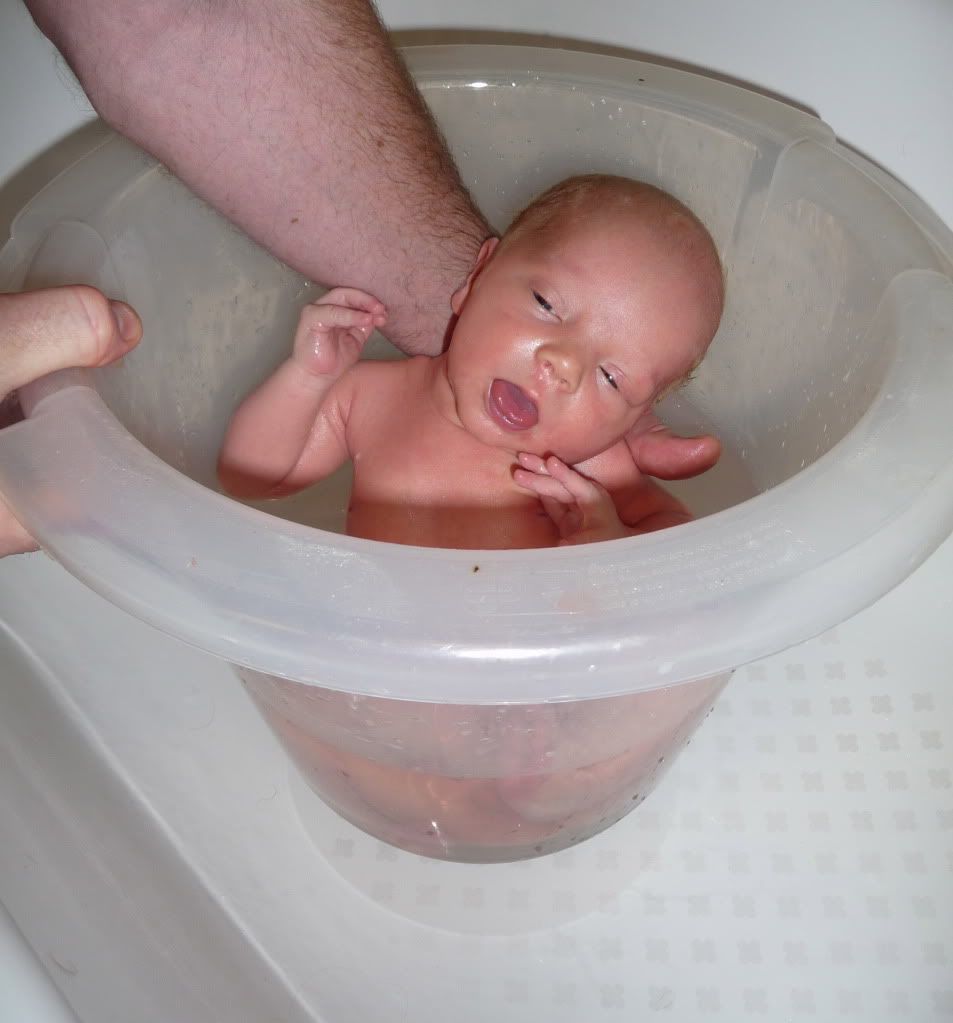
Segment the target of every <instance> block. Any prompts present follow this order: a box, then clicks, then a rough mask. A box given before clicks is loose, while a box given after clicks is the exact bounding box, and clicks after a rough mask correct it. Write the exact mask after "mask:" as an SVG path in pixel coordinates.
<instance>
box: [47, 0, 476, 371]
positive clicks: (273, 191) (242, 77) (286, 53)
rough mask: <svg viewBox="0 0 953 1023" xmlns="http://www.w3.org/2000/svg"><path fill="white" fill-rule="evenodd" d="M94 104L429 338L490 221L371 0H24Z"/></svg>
mask: <svg viewBox="0 0 953 1023" xmlns="http://www.w3.org/2000/svg"><path fill="white" fill-rule="evenodd" d="M27 6H28V7H29V9H30V12H31V13H32V15H33V17H34V19H35V20H36V22H37V24H38V25H39V26H40V28H41V29H42V30H43V31H44V32H45V33H46V35H48V36H49V38H50V39H51V40H52V41H53V43H54V44H55V45H56V46H57V47H58V48H59V50H60V51H61V52H62V53H63V55H64V56H65V58H66V60H67V61H68V62H69V64H70V66H71V67H72V69H73V71H74V72H75V73H76V75H77V77H78V78H79V80H80V83H81V84H82V86H83V88H84V89H85V91H86V93H87V95H88V96H89V98H90V101H91V102H92V104H93V106H94V107H95V108H96V110H97V111H98V112H99V114H100V115H101V116H102V117H103V118H104V120H106V121H107V122H108V123H109V124H110V125H111V126H112V127H114V128H115V129H116V130H117V131H120V132H121V133H122V134H124V135H126V136H127V137H129V138H130V139H132V140H133V141H134V142H136V143H137V144H138V145H140V146H142V147H143V148H144V149H146V150H148V151H149V152H150V153H152V154H153V155H154V156H156V157H157V158H158V159H160V160H161V161H162V162H163V163H164V164H166V165H167V166H168V167H169V168H170V169H171V170H172V171H173V172H174V173H175V174H177V175H178V176H179V177H180V178H182V180H183V181H185V182H186V184H188V185H189V187H190V188H192V190H193V191H194V192H196V193H197V194H198V195H200V196H201V197H202V198H203V199H205V200H207V201H208V202H210V203H211V204H212V205H213V206H215V207H216V208H217V209H219V210H220V211H221V212H222V213H224V214H225V215H226V216H227V217H229V218H230V219H231V220H233V221H234V222H235V223H236V224H238V225H239V226H240V227H242V228H243V229H244V230H245V231H246V232H247V233H248V234H249V235H251V237H253V238H254V239H255V240H256V241H258V242H259V243H260V244H262V245H263V246H265V247H266V248H267V249H269V250H270V251H271V252H273V253H274V254H275V255H276V256H278V257H279V258H280V259H282V260H283V261H284V262H286V263H288V264H289V265H290V266H292V267H294V268H295V269H297V270H298V271H300V272H301V273H303V274H305V275H306V276H308V277H310V278H312V279H314V280H317V281H320V282H323V283H329V282H338V281H345V282H347V283H348V284H350V285H353V286H355V287H358V288H362V289H363V290H365V291H369V292H371V293H372V294H374V295H376V296H377V297H378V298H380V299H381V301H382V302H383V303H384V304H385V305H386V306H387V308H388V310H389V311H390V321H389V330H388V336H389V337H390V338H391V340H393V341H394V342H395V344H397V345H398V346H400V347H401V348H403V349H404V350H405V351H409V352H425V353H430V354H435V353H436V352H437V351H439V350H440V348H441V345H442V343H443V341H444V335H445V332H446V329H447V325H448V321H449V317H450V310H449V296H450V294H451V293H452V292H453V291H454V290H455V289H456V288H457V287H458V286H459V285H460V284H461V283H462V282H463V280H464V279H465V278H466V275H467V273H468V272H469V270H470V268H471V266H472V264H473V262H474V260H475V259H476V255H477V251H478V250H479V248H480V244H481V243H482V241H483V240H484V239H485V238H486V237H487V235H488V234H489V233H490V231H489V228H488V227H487V225H486V223H485V221H484V219H483V218H482V216H481V215H480V213H479V212H478V210H477V209H476V207H475V206H474V204H473V202H472V200H471V199H470V196H469V195H468V194H467V191H466V189H465V188H464V187H463V185H462V183H461V181H460V177H459V174H458V173H457V170H456V168H455V166H454V164H453V161H452V159H451V158H450V156H449V153H448V152H447V149H446V146H445V144H444V141H443V139H442V137H441V135H440V133H439V131H438V129H437V128H436V125H435V124H434V122H433V119H432V117H431V116H430V113H429V111H428V110H427V108H426V106H425V104H424V102H423V100H422V99H421V97H420V94H419V93H418V91H417V89H416V87H415V86H414V84H413V81H412V80H411V78H410V76H409V74H408V73H407V71H406V69H405V68H404V66H403V64H402V63H401V61H400V58H399V56H398V55H397V53H396V51H395V50H394V49H393V47H392V46H391V44H390V42H389V41H388V39H387V36H386V34H385V32H384V30H383V27H382V25H381V23H380V21H379V19H378V17H377V14H376V12H375V10H374V8H373V6H372V5H371V4H370V3H369V2H368V0H255V2H247V0H154V2H152V3H142V2H140V0H109V2H107V0H69V2H68V3H67V2H63V0H27Z"/></svg>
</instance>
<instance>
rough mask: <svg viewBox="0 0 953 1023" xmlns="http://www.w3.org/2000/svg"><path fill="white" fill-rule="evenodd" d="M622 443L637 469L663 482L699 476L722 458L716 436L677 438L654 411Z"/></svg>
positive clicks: (637, 424) (645, 416)
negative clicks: (626, 446)
mask: <svg viewBox="0 0 953 1023" xmlns="http://www.w3.org/2000/svg"><path fill="white" fill-rule="evenodd" d="M625 440H626V443H627V444H628V446H629V450H630V451H631V453H632V458H633V459H634V461H635V464H636V465H637V466H638V468H639V469H640V470H641V471H642V472H644V473H646V474H647V475H649V476H656V477H658V478H659V479H663V480H683V479H688V478H689V477H691V476H698V475H700V474H701V473H703V472H707V470H708V469H710V468H711V467H712V466H713V465H714V464H715V463H716V462H717V461H718V459H719V458H720V457H721V442H720V441H719V440H718V438H717V437H713V436H711V435H710V434H703V435H700V436H697V437H679V436H676V435H675V434H674V433H672V431H671V430H670V429H669V428H668V427H667V426H665V425H664V423H661V422H659V420H658V418H657V417H656V416H655V413H653V412H647V413H646V414H645V415H644V416H643V417H642V418H641V419H640V420H639V421H638V423H636V424H635V426H634V427H633V428H632V430H631V431H630V432H629V433H628V434H627V436H626V438H625Z"/></svg>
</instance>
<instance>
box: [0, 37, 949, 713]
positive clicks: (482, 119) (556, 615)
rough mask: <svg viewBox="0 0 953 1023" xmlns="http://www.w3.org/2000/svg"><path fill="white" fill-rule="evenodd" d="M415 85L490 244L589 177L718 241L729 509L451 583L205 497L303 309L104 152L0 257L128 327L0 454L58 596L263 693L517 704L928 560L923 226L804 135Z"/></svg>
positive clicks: (675, 107)
mask: <svg viewBox="0 0 953 1023" xmlns="http://www.w3.org/2000/svg"><path fill="white" fill-rule="evenodd" d="M411 66H412V69H413V70H414V73H415V74H416V76H417V78H418V80H419V81H420V83H421V86H422V88H423V91H424V94H425V96H426V98H427V100H428V102H429V103H430V104H431V106H432V107H433V109H434V111H435V113H436V115H437V117H438V119H439V121H440V122H441V125H442V126H443V128H444V130H445V131H446V133H447V136H448V139H449V141H450V143H451V146H452V148H453V150H454V153H455V155H456V156H457V158H458V161H459V163H460V165H461V168H462V171H463V174H464V177H465V179H466V180H467V182H468V184H469V185H470V186H471V187H472V189H473V191H474V193H475V196H476V198H477V199H478V201H479V202H480V204H481V205H482V206H483V208H484V209H485V210H486V211H487V213H488V215H489V216H490V218H491V220H492V221H493V222H495V223H497V224H500V225H502V224H504V223H505V221H506V219H507V218H508V216H509V215H510V214H511V213H512V212H513V210H515V209H516V208H518V207H519V206H520V205H521V204H522V203H523V202H525V201H526V199H528V198H529V197H530V196H531V195H533V194H535V193H536V192H538V191H539V190H540V189H542V188H544V187H546V186H547V185H548V184H551V183H552V182H553V181H555V180H557V179H559V178H561V177H563V176H565V175H566V174H568V173H571V172H574V171H589V170H604V171H615V172H620V173H627V174H630V175H632V176H635V177H640V178H644V179H647V180H650V181H653V182H656V183H658V184H660V185H662V186H664V187H665V188H667V189H669V190H670V191H672V192H673V193H675V194H676V195H677V196H679V197H680V198H682V199H683V200H685V201H686V202H687V203H688V204H689V205H690V206H691V207H692V208H693V209H695V210H696V211H697V212H698V214H699V215H700V216H701V217H702V218H703V219H704V220H705V221H706V223H708V224H709V225H710V226H711V229H712V232H713V234H714V236H715V238H716V241H717V243H718V245H719V248H720V250H721V252H722V255H723V259H724V261H725V266H726V271H727V275H728V295H729V302H728V308H727V311H726V316H725V321H724V323H723V326H722V328H721V330H720V332H719V336H718V338H717V339H716V341H715V343H714V345H713V347H712V350H711V353H710V355H709V357H708V359H707V360H706V362H705V363H704V364H703V367H702V368H701V370H700V371H699V373H698V375H697V379H696V380H695V381H694V382H693V384H692V385H691V387H690V389H689V390H688V391H687V392H686V396H685V401H686V402H687V404H688V405H689V406H690V407H691V409H694V410H695V411H696V412H697V413H698V415H699V416H700V417H701V420H702V421H703V422H705V423H706V424H708V425H709V427H711V428H714V429H715V430H716V431H717V432H718V433H720V434H721V436H722V437H723V438H724V439H725V441H726V443H727V445H728V447H729V449H730V450H731V451H732V452H733V453H734V455H735V457H736V458H737V459H738V460H739V462H740V464H741V465H742V466H743V467H744V470H745V472H746V473H747V474H748V477H749V478H750V481H751V485H752V486H753V488H754V490H755V491H756V494H755V496H753V497H750V498H749V499H747V500H741V501H740V503H736V504H733V505H732V504H730V505H729V506H727V507H725V508H723V510H721V511H718V512H716V513H715V514H712V515H709V516H707V517H705V518H702V519H699V520H697V521H695V522H693V523H690V524H689V525H686V526H682V527H679V528H678V529H675V530H667V531H663V532H660V533H656V534H652V535H649V536H643V537H637V538H633V539H630V540H623V541H614V542H611V543H603V544H594V545H590V546H586V547H577V548H565V549H557V550H546V551H485V552H483V551H481V552H473V551H446V550H432V549H425V548H415V547H402V546H396V545H388V544H382V543H375V542H370V541H365V540H359V539H354V538H350V537H347V536H342V535H338V534H335V533H332V532H329V531H326V530H316V529H313V528H309V527H307V526H304V525H301V524H298V523H294V522H289V521H285V520H281V519H278V518H275V517H273V516H270V515H268V514H266V513H265V512H264V511H262V510H260V509H256V508H249V507H245V506H242V505H240V504H238V503H236V502H233V501H230V500H228V499H227V498H225V497H223V496H222V495H220V494H218V493H215V492H213V491H212V490H211V489H210V485H212V483H213V476H212V472H213V466H214V458H215V453H216V451H217V448H218V444H219V441H220V439H221V436H222V433H223V430H224V426H225V423H226V421H227V418H228V416H229V414H230V412H231V410H232V409H233V408H234V406H235V404H236V403H237V401H238V400H239V398H240V397H241V395H242V394H243V393H244V392H246V391H247V390H248V389H249V388H250V387H251V386H253V385H254V383H255V382H257V381H258V380H260V379H261V378H262V377H263V376H264V375H265V374H266V373H267V372H268V371H269V370H270V369H271V368H272V367H273V366H274V364H275V362H276V361H277V360H278V359H280V358H281V357H282V355H283V353H284V351H285V349H286V347H287V344H288V339H289V338H290V336H291V328H292V325H293V322H294V319H295V316H296V312H297V308H298V307H299V306H300V305H301V303H302V302H304V301H307V300H309V299H310V298H312V297H313V296H314V295H315V293H316V292H315V289H314V287H313V286H312V285H309V284H308V282H306V281H303V280H302V279H301V278H300V277H297V276H296V275H294V274H292V273H290V272H289V271H288V270H287V269H286V268H284V267H282V266H281V265H280V264H278V263H277V262H275V261H274V260H273V259H271V258H270V257H269V256H267V255H265V254H264V253H262V252H260V251H259V250H258V249H257V248H256V247H254V246H252V245H251V244H250V243H249V242H248V241H247V240H246V239H245V238H244V237H243V236H241V235H240V233H239V232H237V231H236V230H235V229H234V228H232V227H230V226H228V225H227V224H225V223H224V222H223V221H222V220H221V219H220V218H219V217H218V216H217V215H215V214H213V213H212V212H211V211H209V210H208V209H207V208H206V207H205V206H204V205H202V204H201V203H199V202H198V201H197V200H195V199H194V198H192V197H191V196H190V195H189V194H188V193H187V192H186V191H185V190H184V189H183V188H182V187H181V185H179V184H178V183H177V182H176V181H175V180H174V179H173V178H172V177H171V176H169V175H168V174H167V173H166V172H165V171H164V170H163V169H162V168H160V167H158V166H157V165H156V164H155V163H154V162H153V161H152V160H150V159H149V158H147V157H145V156H144V155H143V154H142V153H140V152H139V151H138V150H136V149H134V148H133V147H131V146H129V145H128V144H126V143H124V142H122V141H120V140H118V139H114V140H110V141H107V142H106V143H104V144H103V145H102V146H101V147H99V148H98V149H97V150H96V151H94V152H93V153H91V154H90V155H89V156H88V157H86V158H85V159H83V160H82V161H80V162H79V163H78V164H76V165H75V166H74V167H73V168H71V169H70V170H69V171H67V172H66V173H65V174H64V175H63V176H61V177H60V178H59V179H57V180H56V181H55V182H54V183H53V184H51V185H50V186H48V188H47V189H45V190H44V191H43V192H42V193H41V194H40V195H39V196H38V197H37V198H36V199H35V200H34V201H33V202H32V203H31V204H30V205H29V206H28V207H27V208H26V209H25V210H24V211H23V212H22V213H21V215H20V216H19V217H18V219H17V220H16V222H15V224H14V226H13V230H12V238H11V240H10V242H9V243H8V244H7V246H6V247H5V248H4V250H3V251H2V253H0V288H10V287H17V286H21V285H24V284H27V285H38V284H41V283H54V282H55V280H56V279H57V278H58V279H59V280H61V281H63V282H66V281H75V280H78V279H80V278H78V277H77V273H79V272H80V271H82V278H81V279H83V280H86V281H87V282H88V283H92V284H98V285H99V286H101V287H104V288H106V289H107V290H109V291H110V293H111V294H113V295H115V296H117V297H122V298H125V299H126V300H127V301H129V302H130V303H131V304H132V305H133V306H135V307H136V308H137V310H139V312H140V314H141V315H142V318H143V322H144V324H145V336H144V339H143V342H142V344H141V345H140V346H139V348H138V349H137V350H136V351H135V352H133V353H132V354H131V355H130V356H128V357H127V358H126V359H125V361H124V365H122V366H120V367H118V368H110V369H106V370H101V371H96V372H95V373H91V374H66V375H63V376H60V377H58V378H57V379H53V380H48V381H45V382H42V383H41V384H40V385H38V386H37V387H36V388H35V389H27V390H26V391H25V392H24V395H23V399H24V404H25V405H26V406H27V408H28V411H29V413H30V417H29V419H28V420H26V421H24V422H23V423H20V424H18V425H16V426H14V427H11V428H9V429H7V430H5V431H2V432H0V492H2V493H3V495H4V497H5V499H6V500H7V501H8V502H9V504H10V505H11V506H12V507H13V509H14V511H15V512H16V514H17V515H18V516H19V517H20V518H21V520H22V521H23V522H24V523H25V525H26V526H27V527H28V528H29V529H30V531H31V532H33V533H34V535H36V536H37V537H38V539H39V540H40V542H41V543H42V545H43V547H44V548H45V549H47V550H48V551H49V552H50V553H51V554H52V555H53V556H54V557H55V558H56V559H57V560H58V561H60V562H61V563H62V564H63V565H64V566H65V567H66V568H67V569H68V570H69V571H70V572H72V573H73V574H74V575H75V576H77V577H78V578H79V579H81V580H82V581H83V582H85V583H86V584H88V585H89V586H90V587H92V588H93V589H95V590H97V591H98V592H100V593H101V594H103V595H104V596H106V597H107V598H108V599H110V600H111V601H113V602H114V603H116V604H117V605H119V606H120V607H122V608H124V609H126V610H127V611H129V612H131V613H132V614H134V615H137V616H138V617H140V618H142V619H143V620H145V621H147V622H150V623H152V624H153V625H155V626H157V627H158V628H159V629H161V630H163V631H164V632H167V633H169V634H170V635H173V636H176V637H178V638H180V639H182V640H184V641H186V642H188V643H191V644H194V645H195V646H197V647H200V648H202V649H204V650H207V651H209V652H211V653H213V654H216V655H218V656H220V657H222V658H225V659H226V660H228V661H231V662H234V663H236V664H238V665H242V666H245V667H247V668H250V669H253V670H255V671H257V672H263V673H266V674H269V675H276V676H283V677H287V678H291V679H297V680H299V681H302V682H306V683H315V684H320V685H324V686H330V687H333V688H335V689H339V690H343V691H349V692H353V693H360V694H367V695H373V696H379V697H397V698H401V699H406V700H421V701H433V702H441V703H458V704H471V705H477V704H489V703H534V702H540V701H553V700H571V699H579V698H596V697H609V696H618V695H623V694H629V693H636V692H641V691H646V690H652V689H656V688H658V687H659V686H668V685H673V684H675V683H679V682H683V681H686V680H691V679H703V678H710V677H712V676H715V675H717V674H719V673H721V672H724V671H727V670H730V669H731V668H733V667H735V666H737V665H739V664H742V663H745V662H747V661H750V660H752V659H754V658H758V657H761V656H764V655H766V654H769V653H771V652H774V651H777V650H780V649H782V648H784V647H786V646H789V645H791V644H794V643H797V642H799V641H801V640H803V639H805V638H807V637H809V636H811V635H814V634H817V633H819V632H821V631H822V630H824V629H826V628H828V627H829V626H831V625H832V624H834V623H836V622H837V621H839V620H842V619H844V618H846V617H848V616H849V615H851V614H853V613H854V612H856V611H858V610H859V609H861V608H862V607H864V606H866V605H868V604H870V603H871V602H873V601H874V600H875V599H876V598H877V597H879V596H880V595H881V594H883V593H884V592H885V591H886V590H888V589H889V588H890V587H892V586H893V585H895V584H896V583H897V582H898V581H900V580H901V579H902V578H903V577H905V576H906V575H907V574H908V573H909V572H910V571H912V569H913V568H914V567H915V566H916V565H917V564H919V563H920V562H921V561H922V560H923V559H924V558H925V557H926V556H927V555H928V554H929V553H930V552H931V551H932V550H933V549H934V548H935V547H936V546H937V544H938V543H939V542H940V540H941V539H942V538H943V537H944V536H946V535H947V533H948V532H949V529H950V526H951V523H953V457H951V453H950V446H949V437H950V436H951V434H953V403H951V402H950V400H949V395H950V394H951V393H953V343H951V342H953V283H951V281H950V265H951V264H950V260H951V254H953V240H951V236H950V233H949V232H948V231H947V230H946V229H945V228H943V226H942V225H941V224H939V222H938V221H937V220H936V218H935V217H932V215H930V214H929V212H928V211H925V210H924V208H923V206H922V204H920V203H919V202H918V201H917V200H915V199H914V198H913V197H911V196H910V195H909V193H908V192H906V190H904V189H903V188H902V187H901V186H899V185H898V184H896V183H895V182H893V181H892V180H890V179H889V178H888V177H887V176H886V175H884V174H883V173H882V172H879V171H877V170H876V168H873V167H871V166H870V165H869V164H867V163H866V161H864V160H863V159H862V158H860V157H858V156H857V155H856V154H853V153H848V152H847V151H845V150H844V149H843V148H842V147H841V146H840V145H839V144H838V143H837V142H836V140H835V139H834V137H833V135H832V133H831V132H830V130H829V129H828V128H827V127H826V126H825V125H824V124H822V123H821V122H819V121H817V120H816V119H814V118H812V117H809V116H808V115H805V114H802V113H801V112H799V111H796V110H793V109H791V108H789V107H786V106H784V105H782V104H779V103H776V102H774V101H771V100H768V99H765V98H762V97H760V96H756V95H753V94H751V93H747V92H745V91H743V90H740V89H737V88H734V87H732V86H728V85H725V84H721V83H716V82H712V81H709V80H707V79H703V78H700V77H697V76H693V75H689V74H686V73H683V72H677V71H673V70H667V69H660V68H657V67H654V66H652V65H645V64H639V63H634V62H629V61H621V60H616V59H612V58H603V57H594V56H590V55H583V54H578V53H573V54H566V53H561V52H558V51H535V50H526V49H516V48H495V47H479V48H466V47H464V48H439V49H426V50H422V51H420V52H417V53H412V54H411ZM514 67H518V68H519V69H520V70H519V71H517V72H514V71H513V70H512V69H513V68H514ZM79 253H83V254H84V258H83V259H79V257H78V254H79ZM675 411H676V412H677V409H676V410H675ZM742 496H745V495H744V494H743V493H742V491H739V492H738V493H736V494H735V495H734V497H735V499H737V498H739V497H742ZM730 500H731V495H729V501H730ZM477 568H478V569H479V570H478V571H476V569H477Z"/></svg>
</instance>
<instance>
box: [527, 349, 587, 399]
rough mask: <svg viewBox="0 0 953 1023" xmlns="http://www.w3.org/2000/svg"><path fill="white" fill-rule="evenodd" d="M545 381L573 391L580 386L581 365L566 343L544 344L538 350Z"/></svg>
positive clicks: (562, 389) (561, 388) (563, 389)
mask: <svg viewBox="0 0 953 1023" xmlns="http://www.w3.org/2000/svg"><path fill="white" fill-rule="evenodd" d="M537 358H538V360H539V365H540V369H541V370H542V373H543V379H544V381H545V382H546V383H547V384H549V385H551V386H554V387H557V388H558V389H559V390H561V391H568V392H570V393H571V392H572V391H575V390H576V388H577V387H578V386H579V380H580V377H581V365H580V362H579V359H578V358H577V356H576V354H575V353H574V352H573V350H572V349H571V348H570V347H568V346H566V345H543V346H542V347H541V348H540V349H539V351H538V352H537Z"/></svg>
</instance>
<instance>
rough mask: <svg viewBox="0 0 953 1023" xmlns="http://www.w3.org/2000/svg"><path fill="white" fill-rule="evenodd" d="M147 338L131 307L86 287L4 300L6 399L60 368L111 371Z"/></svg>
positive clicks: (0, 329) (0, 313) (0, 355)
mask: <svg viewBox="0 0 953 1023" xmlns="http://www.w3.org/2000/svg"><path fill="white" fill-rule="evenodd" d="M141 337H142V323H141V321H140V320H139V317H138V316H137V315H136V313H135V311H134V310H133V309H132V308H131V307H130V306H128V305H126V303H125V302H111V301H110V300H109V299H107V298H106V296H105V295H103V294H102V292H100V291H97V290H96V289H95V288H91V287H88V286H86V285H70V286H67V287H61V288H46V289H43V290H41V291H28V292H23V293H20V294H12V295H0V397H2V396H3V395H5V394H8V393H9V392H10V391H13V390H16V388H18V387H22V386H23V385H24V384H27V383H29V382H30V381H31V380H35V379H37V378H38V377H41V376H45V375H46V374H47V373H52V372H53V371H54V370H57V369H66V368H68V367H73V366H83V367H89V368H94V367H97V366H105V365H107V364H108V363H110V362H113V361H115V360H116V359H119V358H121V357H122V356H123V355H125V354H126V353H127V352H129V351H130V350H131V349H132V348H134V347H135V346H136V345H137V344H138V343H139V340H140V338H141Z"/></svg>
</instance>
